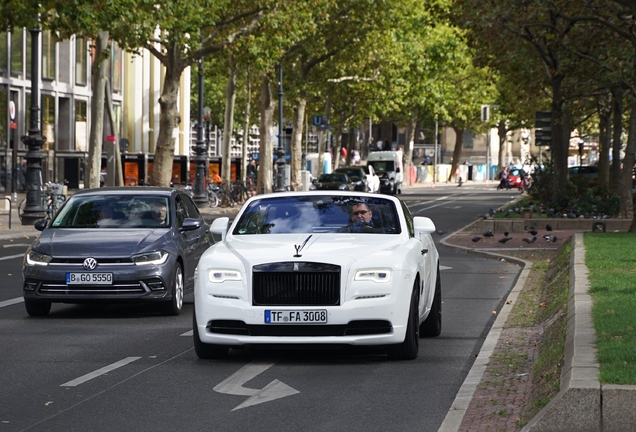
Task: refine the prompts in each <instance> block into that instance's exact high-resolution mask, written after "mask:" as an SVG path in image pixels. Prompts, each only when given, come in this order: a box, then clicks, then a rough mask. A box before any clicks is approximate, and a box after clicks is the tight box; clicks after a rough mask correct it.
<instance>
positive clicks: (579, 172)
mask: <svg viewBox="0 0 636 432" xmlns="http://www.w3.org/2000/svg"><path fill="white" fill-rule="evenodd" d="M568 175H569V176H570V178H574V177H585V178H588V179H597V178H598V167H597V166H595V165H583V166H572V167H569V168H568Z"/></svg>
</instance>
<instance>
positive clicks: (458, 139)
mask: <svg viewBox="0 0 636 432" xmlns="http://www.w3.org/2000/svg"><path fill="white" fill-rule="evenodd" d="M453 130H454V131H455V148H454V149H453V163H452V164H451V170H450V173H449V175H448V181H452V180H453V176H454V175H455V170H456V169H457V167H458V166H459V159H460V158H461V156H462V147H463V146H464V128H458V127H457V126H453ZM486 175H488V174H486Z"/></svg>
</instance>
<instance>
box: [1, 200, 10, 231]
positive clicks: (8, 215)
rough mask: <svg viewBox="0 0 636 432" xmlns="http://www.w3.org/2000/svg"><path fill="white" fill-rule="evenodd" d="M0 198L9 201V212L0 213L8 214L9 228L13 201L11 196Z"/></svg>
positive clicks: (2, 214)
mask: <svg viewBox="0 0 636 432" xmlns="http://www.w3.org/2000/svg"><path fill="white" fill-rule="evenodd" d="M0 198H2V199H5V200H7V201H9V213H0V216H9V229H11V212H12V210H13V209H12V207H13V201H12V200H11V197H0Z"/></svg>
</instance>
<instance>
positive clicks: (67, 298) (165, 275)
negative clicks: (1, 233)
mask: <svg viewBox="0 0 636 432" xmlns="http://www.w3.org/2000/svg"><path fill="white" fill-rule="evenodd" d="M173 270H174V260H172V259H168V260H167V261H166V262H165V263H164V264H162V265H152V264H150V265H142V266H138V265H134V264H124V265H108V266H99V267H98V268H97V269H96V270H93V271H92V272H93V273H112V284H106V285H91V284H81V285H75V284H67V283H66V274H67V273H71V272H73V273H77V272H86V271H85V270H84V269H82V268H81V267H78V266H76V265H51V264H49V265H47V266H37V265H34V266H25V267H24V270H23V281H24V282H23V293H24V299H25V300H35V301H38V300H39V301H50V302H54V303H55V302H59V303H91V302H112V303H116V302H139V301H163V300H168V299H170V298H171V292H172V290H171V287H172V280H173V277H174V275H173Z"/></svg>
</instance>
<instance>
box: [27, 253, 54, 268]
mask: <svg viewBox="0 0 636 432" xmlns="http://www.w3.org/2000/svg"><path fill="white" fill-rule="evenodd" d="M51 259H52V258H51V256H50V255H46V254H43V253H40V252H35V251H30V252H29V253H28V254H27V255H26V262H27V264H28V265H42V266H45V265H47V264H48V263H50V262H51Z"/></svg>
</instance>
